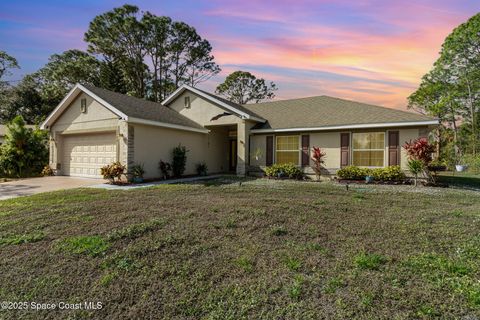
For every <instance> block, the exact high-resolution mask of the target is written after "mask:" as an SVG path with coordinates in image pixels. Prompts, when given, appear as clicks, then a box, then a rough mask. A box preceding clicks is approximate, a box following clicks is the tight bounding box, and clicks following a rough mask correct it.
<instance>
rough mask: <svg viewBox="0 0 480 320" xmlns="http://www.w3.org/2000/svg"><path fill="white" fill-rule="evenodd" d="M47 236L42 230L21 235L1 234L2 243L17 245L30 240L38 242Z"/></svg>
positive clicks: (0, 240) (0, 242)
mask: <svg viewBox="0 0 480 320" xmlns="http://www.w3.org/2000/svg"><path fill="white" fill-rule="evenodd" d="M43 238H45V235H44V234H43V233H42V232H35V233H30V234H21V235H2V236H0V245H9V244H10V245H16V244H22V243H29V242H37V241H40V240H42V239H43Z"/></svg>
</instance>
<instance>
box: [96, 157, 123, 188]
mask: <svg viewBox="0 0 480 320" xmlns="http://www.w3.org/2000/svg"><path fill="white" fill-rule="evenodd" d="M125 170H126V166H124V165H123V164H121V163H120V162H119V161H116V162H112V163H111V164H107V165H106V166H103V167H102V168H100V174H101V175H102V176H103V178H104V179H108V180H110V182H111V183H115V178H117V182H118V181H120V179H121V178H122V176H123V175H125Z"/></svg>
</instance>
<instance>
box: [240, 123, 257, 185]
mask: <svg viewBox="0 0 480 320" xmlns="http://www.w3.org/2000/svg"><path fill="white" fill-rule="evenodd" d="M253 125H254V124H253V123H250V122H248V121H246V120H241V121H240V122H239V123H238V124H237V175H239V176H244V175H245V174H246V173H247V167H248V157H249V154H250V150H249V148H248V147H249V139H250V128H251V127H252V126H253Z"/></svg>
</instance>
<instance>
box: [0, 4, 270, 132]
mask: <svg viewBox="0 0 480 320" xmlns="http://www.w3.org/2000/svg"><path fill="white" fill-rule="evenodd" d="M84 40H85V42H86V43H87V51H86V52H85V51H82V50H77V49H73V50H67V51H65V52H63V53H61V54H53V55H52V56H51V57H50V58H49V61H48V63H47V64H46V65H45V66H44V67H42V68H41V69H40V70H38V71H37V72H35V73H33V74H29V75H27V76H25V77H24V78H23V79H22V80H21V81H20V82H19V83H18V84H16V85H11V84H9V83H8V82H7V81H5V80H3V79H4V78H5V77H6V76H7V75H9V74H11V70H12V69H14V68H19V64H18V62H17V60H16V59H15V58H14V57H12V56H10V55H8V54H7V53H6V52H4V51H0V123H5V122H8V121H11V120H12V119H13V118H14V117H15V116H17V115H21V116H22V117H23V118H24V120H25V121H26V122H27V123H34V124H37V123H40V122H41V121H42V120H43V119H45V117H46V116H47V115H48V114H49V113H50V112H51V111H52V110H53V108H54V107H55V106H56V105H57V104H58V103H59V102H60V101H61V100H62V99H63V97H65V95H66V94H67V92H68V91H69V90H70V89H71V88H72V87H73V86H74V85H75V84H76V83H80V84H90V85H94V86H98V87H101V88H104V89H107V90H111V91H115V92H119V93H124V94H128V95H131V96H135V97H138V98H144V99H148V100H151V101H156V102H160V101H162V100H163V99H165V98H166V97H167V96H168V95H169V94H171V93H172V92H173V91H175V89H177V88H178V87H179V86H181V85H182V84H188V85H191V86H197V85H198V84H199V83H202V82H204V81H206V80H208V79H210V78H211V77H212V76H214V75H216V74H218V73H219V72H220V71H221V69H220V67H219V66H218V64H217V63H216V62H215V60H214V56H213V54H212V46H211V45H210V43H209V42H208V40H206V39H204V38H202V37H201V36H200V35H199V34H198V33H197V31H196V30H195V28H194V27H192V26H189V25H188V24H186V23H184V22H179V21H173V20H172V19H171V18H169V17H165V16H156V15H154V14H152V13H150V12H148V11H147V12H143V11H140V9H139V8H138V7H136V6H133V5H128V4H127V5H124V6H122V7H119V8H114V9H113V10H111V11H108V12H106V13H104V14H101V15H99V16H96V17H95V18H94V19H93V20H92V21H91V22H90V25H89V28H88V30H87V31H86V33H85V36H84ZM225 83H226V84H225ZM225 83H224V84H223V86H221V87H220V86H219V89H218V90H217V92H218V93H219V94H222V95H225V96H226V97H227V98H229V99H231V100H233V101H237V102H239V103H247V102H251V101H255V102H258V101H261V100H263V99H271V98H273V97H274V93H273V92H274V91H275V90H276V87H275V85H274V84H273V83H267V82H266V81H265V80H264V79H257V78H256V77H255V76H254V75H252V74H250V73H248V72H244V71H236V72H234V73H233V74H232V75H230V76H229V77H227V79H226V81H225Z"/></svg>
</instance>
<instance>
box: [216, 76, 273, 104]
mask: <svg viewBox="0 0 480 320" xmlns="http://www.w3.org/2000/svg"><path fill="white" fill-rule="evenodd" d="M276 90H277V86H276V85H275V84H274V83H273V82H270V83H267V82H266V81H265V79H262V78H258V79H257V77H255V76H254V75H253V74H251V73H250V72H246V71H235V72H233V73H231V74H230V75H228V76H227V78H226V79H225V81H224V82H223V83H221V84H219V85H218V86H217V89H216V90H215V92H216V93H217V94H220V95H222V96H224V97H226V98H227V99H229V100H230V101H233V102H236V103H238V104H246V103H249V102H252V101H253V102H255V103H258V102H260V101H262V100H266V99H273V98H274V97H275V91H276Z"/></svg>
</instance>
